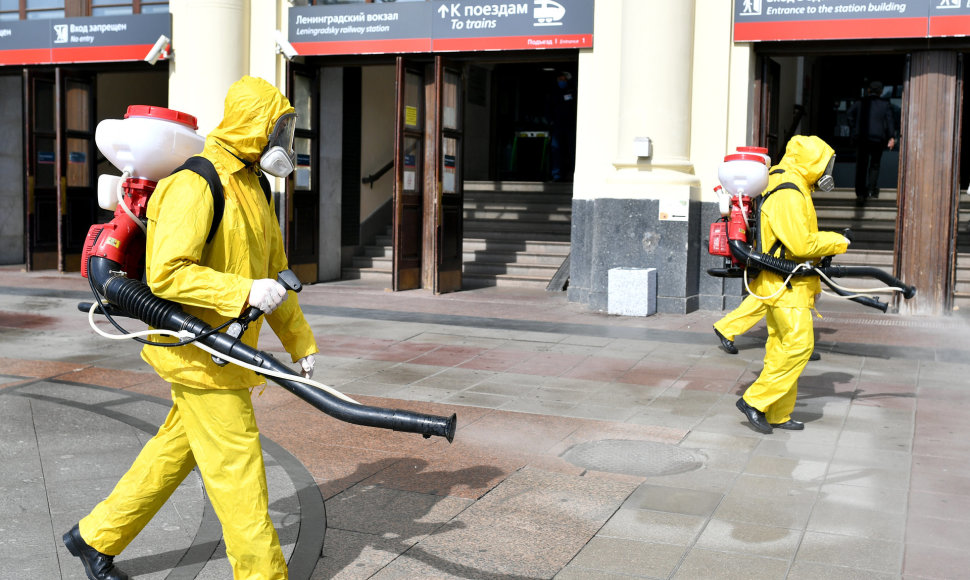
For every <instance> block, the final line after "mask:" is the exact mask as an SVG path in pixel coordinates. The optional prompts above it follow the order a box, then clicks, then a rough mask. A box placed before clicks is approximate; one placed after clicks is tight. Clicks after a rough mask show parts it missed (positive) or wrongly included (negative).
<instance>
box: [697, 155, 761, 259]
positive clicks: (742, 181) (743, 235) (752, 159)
mask: <svg viewBox="0 0 970 580" xmlns="http://www.w3.org/2000/svg"><path fill="white" fill-rule="evenodd" d="M769 163H770V160H769V158H768V150H767V149H764V148H762V147H738V150H737V152H736V153H731V154H729V155H726V156H725V157H724V162H723V163H721V165H720V167H719V168H718V171H717V177H718V180H719V181H720V182H721V184H720V185H718V186H717V187H715V188H714V192H715V193H716V194H717V197H718V206H719V207H720V210H721V217H720V219H718V220H717V221H716V222H714V223H713V224H711V231H710V240H709V242H708V252H709V253H710V254H711V255H712V256H723V257H724V268H722V269H720V271H721V274H720V275H722V276H727V277H736V276H740V275H741V273H742V272H743V269H744V265H743V264H742V263H741V262H739V261H738V259H737V257H735V256H734V255H733V254H732V253H731V249H730V244H729V243H728V242H729V241H731V240H737V241H741V242H745V243H749V244H753V243H754V242H755V240H754V239H753V238H752V237H751V235H750V234H751V232H752V231H753V230H754V229H755V226H756V225H757V224H755V223H754V221H755V220H756V219H757V216H756V215H755V211H754V210H755V205H754V199H756V198H757V197H758V196H759V195H761V193H762V192H763V191H764V189H765V187H766V186H767V185H768V165H769Z"/></svg>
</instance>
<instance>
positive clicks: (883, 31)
mask: <svg viewBox="0 0 970 580" xmlns="http://www.w3.org/2000/svg"><path fill="white" fill-rule="evenodd" d="M966 35H970V1H968V0H894V1H888V0H734V40H735V42H757V41H771V40H850V39H865V38H930V37H939V36H966Z"/></svg>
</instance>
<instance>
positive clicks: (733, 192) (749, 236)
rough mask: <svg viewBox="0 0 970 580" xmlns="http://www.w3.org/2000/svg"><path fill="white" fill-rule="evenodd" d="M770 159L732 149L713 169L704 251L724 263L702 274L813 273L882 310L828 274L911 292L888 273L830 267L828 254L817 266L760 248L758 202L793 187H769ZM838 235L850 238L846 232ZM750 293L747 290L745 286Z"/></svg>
mask: <svg viewBox="0 0 970 580" xmlns="http://www.w3.org/2000/svg"><path fill="white" fill-rule="evenodd" d="M770 163H771V161H770V159H769V157H768V150H767V149H764V148H761V147H738V149H737V152H735V153H731V154H729V155H726V156H725V157H724V162H723V163H721V165H720V167H718V172H717V177H718V181H720V185H718V186H716V187H715V188H714V191H715V192H716V193H717V196H718V207H719V208H720V212H721V217H720V218H719V219H718V220H717V221H715V222H714V223H713V224H711V229H710V238H709V240H708V253H710V254H711V255H712V256H721V257H723V258H724V263H723V265H722V266H721V267H719V268H709V269H708V270H707V273H708V274H710V275H711V276H716V277H720V278H743V279H744V283H745V288H746V289H748V288H747V285H748V280H750V279H752V278H754V277H755V276H757V274H758V272H760V271H761V270H769V271H772V272H775V273H777V274H780V275H782V276H785V277H789V278H790V277H794V276H818V277H819V279H821V281H822V282H824V283H825V285H826V286H828V287H829V288H831V289H832V291H833V292H835V293H836V294H838V295H839V296H842V297H844V298H846V299H848V300H851V301H853V302H857V303H859V304H862V305H864V306H869V307H870V308H875V309H877V310H881V311H882V312H886V310H887V309H888V308H889V305H888V304H887V303H885V302H882V301H880V300H879V299H878V298H876V297H874V296H862V295H860V294H859V293H858V291H854V290H851V289H848V288H844V287H842V286H839V285H838V284H836V283H835V282H833V281H832V278H841V277H854V278H875V279H877V280H879V281H880V282H882V283H884V284H886V288H877V289H869V290H866V291H870V292H871V291H890V292H900V293H901V294H902V295H903V298H905V299H907V300H908V299H910V298H912V297H913V296H916V287H915V286H908V285H906V284H905V283H903V281H902V280H900V279H898V278H896V277H895V276H892V275H891V274H889V273H887V272H885V271H883V270H881V269H879V268H873V267H869V266H833V265H832V263H831V262H832V257H831V256H827V257H825V258H823V259H822V260H821V261H820V263H819V264H817V265H815V264H811V263H807V262H806V263H803V264H802V263H798V262H794V261H792V260H786V259H784V258H779V257H776V256H773V255H771V254H772V253H773V252H772V253H763V252H762V251H761V248H760V243H759V241H760V235H759V232H758V227H759V224H760V217H761V216H760V207H761V204H762V203H763V202H764V200H765V199H766V198H767V197H768V196H770V195H771V194H773V193H775V192H776V191H778V190H781V189H791V188H793V189H797V187H796V186H795V185H794V184H792V183H781V184H780V185H779V186H778V187H776V188H774V189H772V190H771V191H765V188H766V187H767V185H768V166H769V165H770ZM843 234H844V235H845V236H846V237H847V238H849V239H850V240H851V239H852V232H851V231H850V230H845V231H844V232H843ZM748 291H749V292H750V289H748Z"/></svg>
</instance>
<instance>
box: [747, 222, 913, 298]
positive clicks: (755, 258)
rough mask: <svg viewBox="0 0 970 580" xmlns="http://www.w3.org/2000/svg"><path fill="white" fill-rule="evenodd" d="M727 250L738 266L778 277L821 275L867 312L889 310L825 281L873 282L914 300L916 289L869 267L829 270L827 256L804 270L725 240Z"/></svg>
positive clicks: (789, 261)
mask: <svg viewBox="0 0 970 580" xmlns="http://www.w3.org/2000/svg"><path fill="white" fill-rule="evenodd" d="M847 231H848V230H847ZM849 233H850V234H851V233H852V232H851V231H849ZM846 237H848V236H846ZM728 248H730V250H731V253H732V254H733V256H734V258H735V259H736V260H738V261H739V262H740V263H742V264H747V265H749V266H756V267H758V268H759V269H762V270H770V271H772V272H775V273H777V274H781V275H782V276H820V277H821V275H824V277H823V280H825V283H826V285H828V286H829V287H830V288H832V290H834V291H835V292H836V293H837V294H839V295H840V296H845V297H851V298H849V299H850V300H852V301H853V302H857V303H859V304H862V305H864V306H869V307H870V308H875V309H877V310H881V311H883V312H886V310H887V309H888V307H889V306H888V305H887V304H886V303H884V302H881V301H879V300H878V299H876V298H871V297H868V296H859V295H857V294H852V293H850V292H846V291H844V290H839V289H838V288H836V287H835V286H834V285H833V284H831V283H830V282H829V281H828V280H827V279H826V278H841V277H861V278H875V279H877V280H879V281H880V282H882V283H883V284H886V285H887V286H890V287H893V288H899V289H900V290H901V291H902V294H903V298H905V299H907V300H909V299H910V298H912V297H913V296H916V286H909V285H907V284H905V283H904V282H903V281H902V280H900V279H899V278H896V277H895V276H893V275H892V274H889V273H888V272H885V271H883V270H881V269H879V268H873V267H871V266H832V265H831V264H832V257H831V256H826V257H825V258H823V259H822V260H821V262H820V264H819V265H818V266H815V267H813V268H806V267H804V265H803V264H799V263H797V262H793V261H791V260H784V259H782V258H776V257H774V256H769V255H767V254H762V253H757V252H753V251H752V250H751V246H750V245H748V244H746V243H744V242H742V241H740V240H729V241H728Z"/></svg>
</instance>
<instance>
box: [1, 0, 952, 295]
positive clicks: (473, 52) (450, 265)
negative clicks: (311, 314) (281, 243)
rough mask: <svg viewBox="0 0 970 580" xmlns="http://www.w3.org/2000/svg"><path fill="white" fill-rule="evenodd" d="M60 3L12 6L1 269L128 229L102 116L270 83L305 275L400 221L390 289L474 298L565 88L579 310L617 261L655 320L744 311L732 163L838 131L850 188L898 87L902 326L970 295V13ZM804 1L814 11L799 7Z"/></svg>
mask: <svg viewBox="0 0 970 580" xmlns="http://www.w3.org/2000/svg"><path fill="white" fill-rule="evenodd" d="M40 4H43V5H44V6H45V10H49V11H47V12H45V11H44V10H39V9H38V8H37V6H39V5H40ZM40 4H38V5H37V6H35V5H34V2H32V1H31V0H20V1H19V3H18V7H17V10H16V11H8V12H0V31H2V30H3V29H5V28H6V29H7V33H6V34H3V33H0V100H2V107H0V111H2V112H0V124H2V125H3V128H4V130H3V131H0V134H2V135H3V140H4V147H3V149H2V151H0V207H2V208H3V212H0V213H2V216H0V262H2V263H6V264H17V263H24V264H26V265H27V267H28V268H31V269H59V270H62V271H66V272H72V271H77V270H78V269H79V259H80V249H81V244H82V243H83V236H84V234H85V233H86V231H87V228H88V226H90V224H91V223H95V222H96V221H103V220H104V219H105V218H106V216H105V215H104V212H103V211H101V210H99V209H98V208H97V203H96V182H97V175H99V174H101V173H111V172H112V168H111V167H110V166H108V164H107V163H105V162H104V161H103V160H101V158H100V157H99V155H98V153H97V150H96V148H95V146H94V143H93V132H94V127H96V125H97V123H98V122H99V121H100V120H102V119H105V118H120V117H121V116H122V115H124V112H125V110H126V107H127V106H128V105H130V104H148V105H159V106H165V107H169V108H172V109H176V110H179V111H183V112H186V113H189V114H191V115H194V116H196V117H197V118H198V122H199V132H200V133H203V134H204V133H205V132H207V131H208V130H209V129H211V128H213V127H214V126H215V125H216V124H217V123H218V121H219V120H220V119H221V116H222V101H223V98H224V95H225V92H226V89H227V88H228V86H229V85H230V84H231V83H232V82H233V81H235V80H236V79H238V78H239V77H241V76H243V75H245V74H250V75H254V76H259V77H263V78H265V79H267V80H269V81H270V82H272V83H274V84H275V85H276V86H278V87H279V88H280V89H281V90H282V91H283V92H284V93H286V94H287V95H288V96H289V97H290V99H291V101H292V102H293V103H294V106H295V107H296V108H297V111H298V113H299V114H300V127H299V130H298V134H297V153H298V169H297V171H296V172H294V174H293V175H292V176H291V177H290V178H288V179H287V180H276V181H275V183H274V190H275V192H276V196H277V208H278V212H279V216H280V221H281V225H282V226H283V229H284V233H285V236H286V240H287V244H288V253H289V256H290V261H291V263H292V264H293V265H294V267H295V269H297V271H298V272H299V273H300V275H301V277H302V278H303V279H304V280H305V281H307V282H315V281H316V282H326V281H332V280H338V279H340V278H341V275H342V269H343V266H344V265H345V264H346V262H347V259H348V256H349V255H350V253H351V252H352V251H353V248H355V247H358V246H359V245H360V244H362V243H363V240H365V239H366V238H367V237H368V236H370V235H372V234H373V232H376V231H380V230H381V229H383V228H386V227H389V228H391V232H392V240H393V254H394V255H393V260H392V264H393V266H392V269H393V272H392V278H391V279H392V282H391V283H390V284H389V285H390V286H391V287H392V288H393V289H395V290H404V289H409V288H426V289H428V290H431V291H433V292H435V293H442V292H450V291H457V290H461V289H462V287H463V284H462V249H461V244H462V237H463V236H462V195H463V184H465V183H467V182H469V181H472V180H474V181H488V182H496V183H511V182H522V181H526V182H528V181H547V180H549V179H550V175H549V174H548V173H546V172H544V171H534V169H535V168H536V167H537V165H536V163H538V164H539V165H538V166H539V167H540V168H541V166H542V163H545V162H544V161H543V157H541V156H540V157H539V158H538V159H539V161H535V160H533V163H531V164H517V165H510V163H509V156H510V155H512V152H513V151H518V153H517V154H518V155H525V153H523V152H524V151H526V148H525V145H526V143H527V139H526V137H529V136H537V135H538V136H543V137H548V136H549V135H550V134H551V133H550V130H549V129H550V127H551V122H550V120H549V115H548V112H549V110H550V105H549V99H550V98H551V97H552V98H555V95H556V92H555V91H556V89H555V83H556V81H557V79H558V78H560V77H565V78H567V79H568V80H569V82H570V83H572V84H573V87H572V88H573V90H574V98H575V103H574V112H573V113H572V114H573V115H574V117H573V118H572V120H571V121H570V122H568V123H567V125H566V126H567V127H568V128H569V129H568V133H569V134H568V140H569V141H571V142H572V143H574V152H571V154H572V156H573V157H574V162H573V163H571V164H570V165H571V167H570V171H571V175H568V176H566V178H565V179H564V180H563V181H564V182H565V183H567V184H571V185H570V186H569V187H570V189H571V192H572V196H571V200H572V201H571V209H572V212H571V216H572V217H571V233H570V236H569V241H570V254H569V282H568V287H567V289H566V292H567V294H568V298H569V300H570V301H573V302H577V303H581V304H584V305H586V306H588V307H589V308H590V309H595V310H606V309H607V301H608V273H609V271H610V270H611V269H614V268H655V269H656V270H657V274H658V278H657V281H658V283H657V296H656V298H657V308H658V311H660V312H669V313H686V312H691V311H693V310H697V309H705V310H721V309H725V308H731V307H733V306H734V305H736V304H737V303H738V302H739V301H740V298H741V295H742V290H741V287H740V283H739V282H738V281H737V280H729V279H728V280H725V279H720V278H713V277H711V276H708V275H707V273H706V271H707V269H708V268H710V267H714V266H717V265H719V259H717V258H713V257H711V256H709V255H708V254H707V238H708V233H709V226H710V223H711V222H713V221H714V220H715V219H716V218H717V216H718V215H719V214H718V210H717V203H716V199H715V196H714V193H713V189H714V186H715V185H716V184H717V183H716V176H717V167H718V165H719V163H720V162H721V160H722V159H723V157H724V155H725V154H727V153H729V152H732V151H734V150H735V148H736V147H738V146H742V145H757V146H764V147H768V148H769V151H770V152H771V155H772V157H773V158H775V159H777V158H778V157H779V156H780V154H781V153H782V152H783V147H784V143H785V141H787V138H788V137H790V135H792V134H795V133H806V134H818V135H819V136H821V137H823V138H824V139H826V140H828V141H829V142H830V143H831V144H832V145H833V147H835V148H836V151H837V154H838V157H837V160H838V164H837V176H836V177H837V184H838V185H839V186H840V187H845V188H848V189H851V180H852V177H851V176H852V174H853V171H854V157H853V153H852V151H853V148H852V143H851V138H850V135H849V133H848V132H847V131H848V129H847V128H846V126H845V123H844V112H845V110H846V108H847V107H848V106H851V103H852V102H853V101H854V100H858V98H860V97H861V96H862V94H863V91H864V89H865V86H867V84H868V83H869V82H870V81H871V80H879V81H881V82H882V83H883V84H884V86H885V87H887V91H886V96H887V97H888V98H890V100H891V101H892V102H893V103H894V104H895V105H896V106H897V108H898V110H899V133H900V139H899V142H900V144H899V146H898V147H897V149H896V150H895V151H892V152H887V153H886V155H885V158H884V161H883V165H884V175H883V176H882V177H881V179H883V180H885V187H886V189H887V190H894V191H895V192H896V200H897V202H896V206H897V207H896V212H897V216H898V217H897V218H896V225H895V228H894V231H895V233H894V237H893V239H892V241H891V247H892V255H893V265H892V268H893V270H894V272H895V273H896V274H897V275H899V276H900V277H902V278H903V279H905V280H906V281H907V282H909V283H913V284H916V285H917V286H919V288H920V293H919V294H918V296H917V298H916V299H914V300H911V301H908V302H907V303H906V304H902V305H900V308H901V311H902V312H911V313H941V312H947V311H948V310H949V309H950V308H951V307H952V305H953V303H954V299H955V298H957V297H959V290H958V287H957V283H956V279H957V269H958V263H957V262H958V256H959V253H960V249H961V248H962V246H961V244H966V243H967V242H966V239H965V236H964V238H961V237H960V230H961V225H960V222H959V219H960V216H959V203H960V192H961V190H964V189H965V188H966V186H967V182H968V181H970V171H968V170H967V168H966V167H965V166H966V163H965V162H964V161H963V158H964V156H963V155H961V143H962V141H963V136H964V134H965V132H964V129H963V123H962V117H963V112H964V105H963V102H964V100H963V98H962V95H963V62H964V59H963V54H964V52H965V51H966V50H967V47H970V41H965V40H964V39H963V38H962V36H960V35H962V34H964V32H961V31H962V30H964V28H968V29H970V24H968V22H970V21H968V19H970V9H964V8H960V7H953V8H947V9H943V8H942V6H941V5H942V4H943V3H939V2H936V1H931V0H922V1H916V2H908V3H906V5H897V4H894V3H882V4H880V6H882V8H881V9H878V10H877V9H875V8H874V9H873V10H870V8H869V7H868V4H871V3H866V7H865V10H861V9H860V10H849V8H851V7H852V6H856V5H858V6H862V3H861V2H853V1H852V0H820V1H816V2H807V1H805V2H800V1H796V2H794V3H792V2H786V3H778V2H773V1H772V0H736V1H735V2H724V1H723V0H681V1H677V2H665V3H657V2H643V1H642V0H559V1H558V2H554V1H552V0H512V1H505V0H493V1H491V2H484V1H480V0H441V1H438V0H434V1H431V2H404V1H401V0H398V2H393V3H390V2H388V3H382V2H341V1H328V2H313V1H307V0H303V1H299V0H298V1H295V2H288V1H287V2H284V1H282V0H274V1H268V0H267V1H265V2H247V1H244V0H218V1H217V0H176V1H172V2H147V1H138V0H134V1H132V2H101V1H98V0H91V1H71V0H65V2H61V3H58V2H44V3H40ZM54 5H56V6H55V7H54V8H49V7H50V6H54ZM793 6H794V7H796V8H799V7H801V8H804V10H802V11H800V12H791V11H780V12H779V11H778V8H779V7H788V8H791V7H793ZM858 6H856V8H858ZM894 6H895V8H894ZM809 8H815V10H816V11H815V12H812V13H809V10H808V9H809ZM828 8H831V11H828ZM876 8H878V6H877V7H876ZM819 10H821V12H819ZM946 10H949V12H947V11H946ZM41 12H44V13H41ZM964 13H966V14H964ZM64 30H66V31H67V32H66V34H67V36H66V37H61V36H58V35H59V34H61V32H60V31H64ZM72 30H73V32H72ZM863 35H864V36H863ZM162 37H165V39H167V40H168V42H166V43H163V44H164V45H165V46H164V50H162V51H161V54H157V55H155V56H157V57H158V58H157V59H154V60H153V59H152V58H149V57H150V56H152V55H151V53H152V49H153V47H155V45H156V43H158V42H159V41H160V39H161V38H162ZM529 123H532V125H529ZM385 168H386V169H385ZM529 168H532V170H530V169H529ZM887 168H888V169H887ZM382 170H384V171H382ZM115 173H117V172H116V171H115ZM367 178H370V179H369V180H367ZM362 180H365V181H366V183H362ZM862 221H865V220H862Z"/></svg>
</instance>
